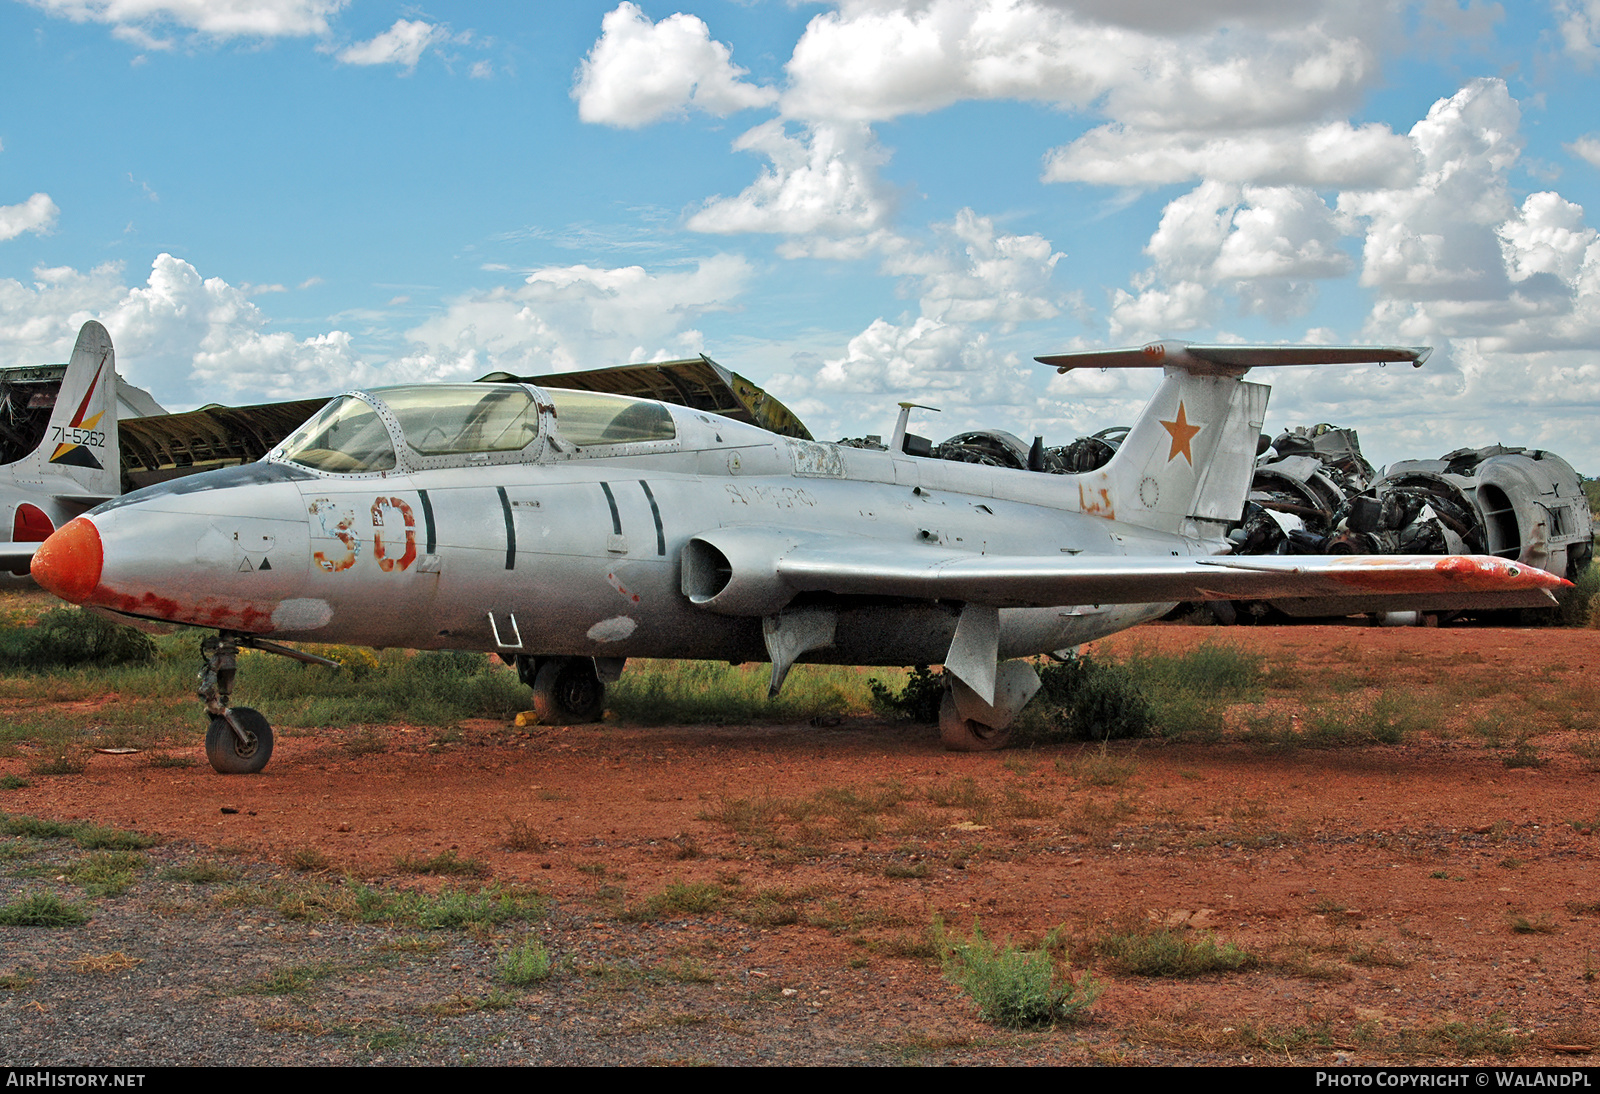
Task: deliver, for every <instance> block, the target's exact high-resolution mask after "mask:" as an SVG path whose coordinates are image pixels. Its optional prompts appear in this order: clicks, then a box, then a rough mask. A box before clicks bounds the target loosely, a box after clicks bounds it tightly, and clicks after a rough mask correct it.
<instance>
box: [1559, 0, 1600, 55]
mask: <svg viewBox="0 0 1600 1094" xmlns="http://www.w3.org/2000/svg"><path fill="white" fill-rule="evenodd" d="M1555 11H1556V18H1557V19H1558V20H1559V22H1560V25H1561V41H1562V44H1563V45H1564V46H1565V47H1566V50H1567V52H1568V53H1570V54H1571V55H1572V56H1574V57H1576V58H1578V60H1580V61H1585V62H1588V63H1590V64H1592V63H1594V62H1595V61H1596V60H1600V0H1556V3H1555Z"/></svg>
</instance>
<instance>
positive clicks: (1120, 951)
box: [1094, 925, 1258, 977]
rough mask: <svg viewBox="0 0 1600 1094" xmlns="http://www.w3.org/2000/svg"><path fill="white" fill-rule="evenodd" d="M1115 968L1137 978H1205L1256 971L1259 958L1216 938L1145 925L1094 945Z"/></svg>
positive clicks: (1103, 937)
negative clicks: (1241, 971) (1254, 969)
mask: <svg viewBox="0 0 1600 1094" xmlns="http://www.w3.org/2000/svg"><path fill="white" fill-rule="evenodd" d="M1094 949H1095V952H1096V953H1098V954H1099V955H1100V956H1101V957H1103V958H1105V959H1106V960H1107V961H1109V962H1110V963H1111V965H1112V967H1114V968H1116V969H1118V970H1120V971H1122V972H1126V973H1131V974H1132V975H1134V976H1171V977H1191V976H1204V975H1206V974H1207V973H1213V972H1234V971H1236V970H1238V969H1242V968H1252V967H1254V966H1255V965H1256V964H1257V963H1258V959H1257V958H1256V957H1255V955H1253V954H1251V953H1249V952H1248V951H1246V950H1244V949H1242V948H1241V947H1239V946H1235V945H1233V944H1232V943H1227V942H1218V941H1217V940H1216V938H1215V936H1213V935H1209V934H1198V935H1193V936H1191V935H1189V934H1188V933H1186V932H1181V931H1174V930H1167V929H1165V928H1151V927H1148V926H1144V925H1138V926H1134V927H1128V928H1124V929H1121V930H1114V931H1108V932H1106V933H1105V934H1103V935H1101V936H1100V938H1099V939H1098V940H1096V942H1095V944H1094Z"/></svg>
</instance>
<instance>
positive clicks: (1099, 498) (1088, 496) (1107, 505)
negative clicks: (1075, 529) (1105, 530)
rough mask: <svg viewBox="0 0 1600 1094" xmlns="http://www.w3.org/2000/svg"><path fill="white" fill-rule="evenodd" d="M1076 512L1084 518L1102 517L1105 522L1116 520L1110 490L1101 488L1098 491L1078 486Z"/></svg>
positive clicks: (1080, 484)
mask: <svg viewBox="0 0 1600 1094" xmlns="http://www.w3.org/2000/svg"><path fill="white" fill-rule="evenodd" d="M1078 511H1079V512H1080V513H1083V514H1084V515H1085V516H1091V517H1104V518H1105V519H1106V520H1116V519H1117V509H1116V506H1115V505H1113V504H1112V502H1111V490H1110V488H1109V487H1105V486H1102V487H1100V488H1098V489H1096V488H1094V487H1085V486H1084V485H1083V483H1081V482H1080V483H1079V484H1078Z"/></svg>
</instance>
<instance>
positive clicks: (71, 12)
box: [30, 0, 346, 47]
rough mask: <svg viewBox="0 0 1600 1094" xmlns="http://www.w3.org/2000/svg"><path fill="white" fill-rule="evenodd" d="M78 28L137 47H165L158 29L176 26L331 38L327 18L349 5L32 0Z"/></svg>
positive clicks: (300, 0)
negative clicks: (118, 34) (118, 36)
mask: <svg viewBox="0 0 1600 1094" xmlns="http://www.w3.org/2000/svg"><path fill="white" fill-rule="evenodd" d="M30 2H31V3H32V4H33V5H34V6H35V7H38V8H42V9H43V10H45V11H47V12H49V13H50V14H52V15H58V16H62V17H65V18H67V19H71V20H73V21H74V22H77V23H86V22H95V23H105V24H109V25H111V26H112V27H114V28H116V29H117V30H118V31H125V32H128V33H126V34H123V35H122V36H124V37H131V38H132V39H133V40H134V41H136V42H137V43H138V44H141V45H145V46H147V47H148V46H155V47H160V46H163V45H166V44H168V43H165V42H163V41H161V40H160V39H158V38H156V37H155V36H154V35H153V34H152V30H153V29H154V28H161V27H178V28H182V29H184V30H190V31H194V32H196V33H198V34H202V35H205V36H207V37H211V38H222V39H227V38H280V37H300V36H305V35H323V34H327V33H328V17H329V16H331V15H333V14H335V13H337V12H338V11H339V10H340V9H341V8H343V7H344V6H345V3H346V0H30Z"/></svg>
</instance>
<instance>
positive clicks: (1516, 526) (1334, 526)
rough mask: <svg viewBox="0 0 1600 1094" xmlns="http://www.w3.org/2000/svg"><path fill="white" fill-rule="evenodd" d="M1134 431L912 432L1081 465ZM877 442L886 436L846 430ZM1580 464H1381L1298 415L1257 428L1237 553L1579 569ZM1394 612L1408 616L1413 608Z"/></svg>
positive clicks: (1355, 442) (1062, 465) (1524, 454)
mask: <svg viewBox="0 0 1600 1094" xmlns="http://www.w3.org/2000/svg"><path fill="white" fill-rule="evenodd" d="M1127 435H1128V427H1127V426H1112V427H1110V428H1108V429H1102V430H1100V431H1099V432H1097V433H1094V434H1092V435H1090V436H1087V437H1079V438H1078V439H1077V440H1075V441H1073V442H1072V443H1070V444H1065V445H1060V446H1057V447H1046V446H1045V445H1044V443H1043V441H1042V439H1040V438H1035V440H1034V443H1033V444H1032V445H1029V444H1026V443H1024V442H1023V441H1022V440H1021V438H1019V437H1017V436H1015V435H1013V434H1011V433H1007V432H1006V431H1004V430H1000V429H986V430H975V431H971V432H966V433H958V434H956V435H955V436H953V437H951V438H949V439H948V440H946V441H944V442H942V443H940V444H932V443H931V442H928V441H926V440H925V439H924V438H918V437H914V436H908V437H907V443H908V448H907V450H908V451H912V450H913V449H917V448H919V446H920V449H921V451H920V453H919V454H922V455H926V456H930V457H932V458H935V459H943V460H955V461H957V462H960V463H977V464H986V465H989V466H992V467H1006V468H1012V469H1016V470H1024V469H1026V470H1033V471H1042V472H1046V473H1049V474H1082V473H1084V472H1087V471H1093V470H1096V469H1098V468H1100V467H1103V466H1104V465H1105V464H1107V463H1109V462H1110V460H1111V457H1112V456H1114V455H1116V453H1117V449H1118V448H1119V447H1120V446H1121V444H1122V441H1123V440H1124V439H1125V438H1126V437H1127ZM839 443H840V444H842V445H846V446H849V447H852V448H867V449H881V448H884V447H885V446H884V445H883V442H882V438H881V437H875V436H868V437H849V438H845V439H843V440H841V441H840V442H839ZM1593 531H1594V529H1593V518H1592V516H1591V513H1590V509H1589V502H1588V498H1587V495H1586V494H1585V493H1584V489H1583V476H1582V475H1580V474H1578V472H1576V471H1575V470H1573V468H1572V465H1571V464H1569V463H1567V461H1566V460H1564V459H1562V458H1561V457H1560V456H1557V455H1555V454H1554V453H1552V452H1545V451H1543V450H1541V449H1536V448H1516V447H1507V446H1505V445H1498V444H1496V445H1489V446H1487V447H1485V448H1458V449H1456V450H1455V451H1453V452H1447V453H1445V454H1444V455H1443V456H1440V457H1439V458H1438V459H1436V460H1404V461H1401V462H1399V463H1395V464H1392V465H1390V466H1389V467H1387V468H1385V469H1384V470H1383V471H1382V473H1380V472H1379V471H1377V470H1375V469H1374V468H1373V466H1372V464H1370V463H1368V462H1367V460H1366V458H1365V457H1364V456H1362V454H1361V442H1360V439H1359V437H1358V436H1357V433H1356V431H1355V430H1354V429H1350V428H1342V427H1338V426H1332V425H1328V424H1326V423H1323V424H1319V425H1314V426H1296V427H1294V428H1291V429H1286V430H1284V431H1283V432H1282V433H1279V434H1278V436H1277V437H1276V438H1274V439H1272V440H1271V441H1270V442H1269V441H1268V439H1267V438H1266V437H1265V436H1263V437H1262V438H1261V444H1260V452H1259V454H1258V456H1257V459H1256V468H1255V476H1254V479H1253V481H1252V484H1251V490H1250V497H1249V500H1248V502H1247V503H1246V504H1245V509H1244V513H1243V518H1242V519H1241V521H1240V522H1239V526H1238V527H1237V528H1236V529H1234V531H1233V532H1232V533H1231V534H1230V536H1229V539H1231V540H1232V541H1233V543H1234V545H1235V546H1234V553H1235V554H1241V555H1341V554H1344V555H1357V554H1359V555H1455V554H1475V555H1497V556H1499V557H1501V558H1506V559H1511V560H1514V561H1518V562H1522V563H1525V564H1529V565H1533V566H1537V567H1539V568H1540V569H1542V570H1548V571H1550V572H1551V573H1555V574H1561V575H1562V576H1564V577H1566V578H1567V579H1568V580H1572V579H1575V578H1576V577H1577V576H1578V575H1579V574H1580V573H1581V572H1582V571H1583V570H1584V568H1585V567H1587V566H1588V565H1589V562H1590V560H1591V558H1592V555H1593V543H1594V540H1593ZM1208 607H1209V608H1210V610H1211V611H1212V612H1213V613H1214V614H1215V615H1216V616H1217V618H1218V620H1219V621H1221V622H1223V623H1233V622H1266V621H1270V620H1271V619H1273V618H1278V617H1281V616H1282V615H1301V616H1304V615H1322V614H1341V613H1340V612H1339V611H1338V609H1339V607H1340V606H1339V605H1336V604H1331V603H1306V602H1296V601H1272V602H1268V601H1226V600H1221V601H1213V602H1211V603H1210V604H1209V605H1208ZM1391 614H1395V616H1396V618H1395V620H1394V621H1396V622H1403V621H1408V620H1410V619H1411V618H1413V617H1414V614H1415V613H1391Z"/></svg>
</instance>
